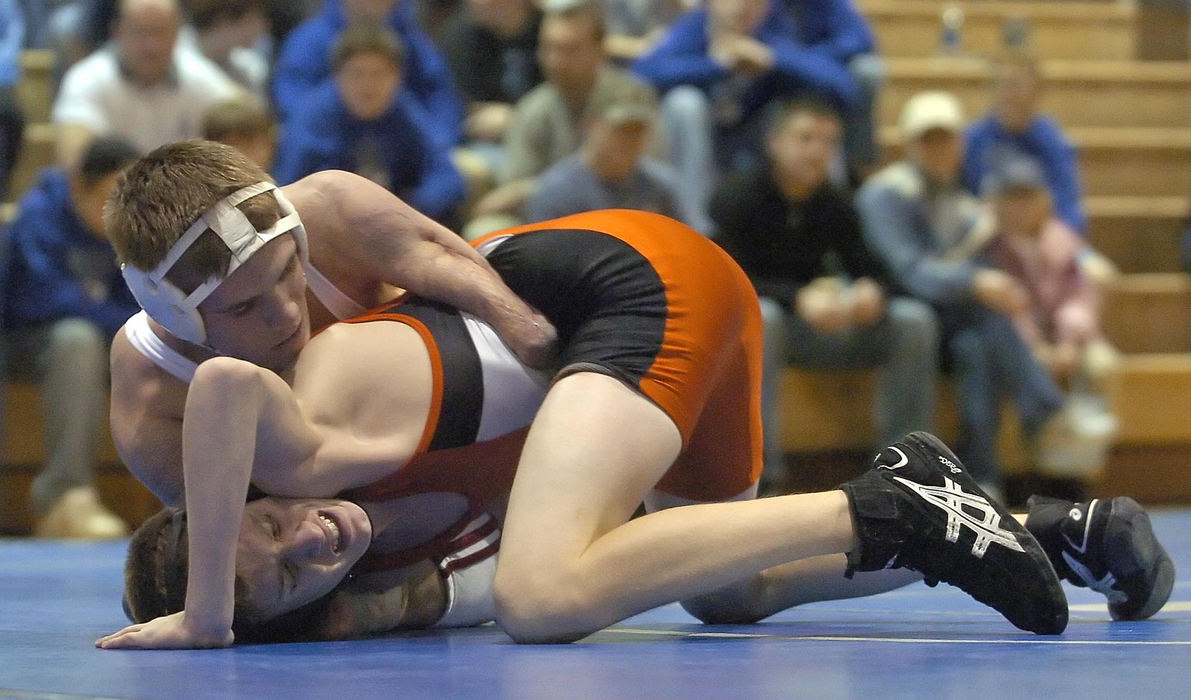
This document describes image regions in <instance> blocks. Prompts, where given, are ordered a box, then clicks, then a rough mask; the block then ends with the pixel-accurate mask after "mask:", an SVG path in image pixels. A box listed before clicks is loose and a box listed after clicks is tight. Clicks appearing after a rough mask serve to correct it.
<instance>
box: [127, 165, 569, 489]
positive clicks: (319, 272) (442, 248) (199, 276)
mask: <svg viewBox="0 0 1191 700" xmlns="http://www.w3.org/2000/svg"><path fill="white" fill-rule="evenodd" d="M104 218H105V227H106V229H107V235H108V237H109V239H110V240H111V241H112V244H113V246H114V247H115V248H116V251H117V253H118V254H119V256H120V259H121V262H122V264H123V265H124V273H125V279H126V280H127V281H128V284H129V287H130V288H131V289H132V291H133V293H134V294H135V295H136V297H137V299H138V301H139V302H140V303H141V306H142V308H143V309H144V310H145V312H146V313H143V314H138V315H137V316H134V317H133V318H132V319H131V320H130V321H129V322H128V324H126V326H125V327H124V329H123V331H122V332H120V333H118V334H117V335H116V338H115V340H114V341H113V344H112V404H111V425H112V438H113V441H114V443H115V446H116V449H117V450H118V452H119V454H120V456H121V459H122V460H123V461H124V463H125V464H126V465H128V467H129V469H130V471H132V473H133V474H134V475H135V476H136V477H137V478H138V479H140V480H141V482H142V483H144V484H145V485H146V486H147V487H149V489H150V490H152V491H153V492H154V494H156V495H157V496H158V498H160V499H161V500H162V501H163V502H165V503H166V504H169V505H181V504H182V431H181V426H182V414H183V411H184V408H185V403H186V396H187V388H188V383H189V380H190V377H191V376H192V375H193V373H194V369H195V367H196V366H197V364H198V363H200V362H202V361H204V360H206V359H209V358H211V357H215V356H217V355H226V356H231V357H236V358H239V359H243V360H247V361H249V362H252V363H254V364H257V365H259V366H261V367H265V368H267V369H270V370H273V371H275V372H278V373H285V372H286V371H287V370H288V369H289V368H290V367H291V366H292V364H293V362H294V360H295V359H296V358H297V355H298V352H299V350H301V348H302V347H303V346H304V345H305V343H306V341H307V340H308V339H309V337H310V332H311V330H312V329H318V328H321V327H322V326H324V325H326V324H327V323H330V322H331V321H333V320H335V319H337V318H344V317H347V316H351V315H354V314H356V313H359V312H360V311H362V310H364V309H367V308H371V307H374V306H377V305H379V304H382V303H384V302H386V301H389V300H391V299H392V298H394V297H395V296H396V295H397V294H398V293H399V291H400V289H402V288H404V289H408V290H410V291H412V292H415V293H417V294H419V295H421V296H424V297H427V298H430V299H435V300H438V301H442V302H444V303H447V304H450V305H452V306H455V307H458V308H461V309H464V310H467V311H469V312H471V313H473V314H475V315H476V316H478V317H480V318H482V319H485V320H486V321H488V322H489V323H491V324H492V326H493V327H494V328H495V329H496V330H497V331H498V333H500V335H501V337H502V339H503V340H504V341H505V342H506V343H508V345H509V346H510V347H511V348H512V349H513V350H514V352H516V353H517V355H518V356H520V357H521V358H522V359H523V360H525V361H526V362H527V363H529V364H542V363H543V362H544V361H545V360H546V358H548V357H549V354H550V352H551V349H552V344H553V339H554V329H553V327H552V326H551V325H550V324H549V323H548V322H547V321H546V320H545V319H544V318H543V317H542V316H541V315H540V314H538V313H537V312H536V311H535V310H534V309H532V308H530V307H529V306H528V305H527V304H526V303H525V302H524V301H522V300H521V299H520V298H518V297H517V296H516V295H515V294H514V293H513V292H512V291H511V290H509V289H508V287H507V286H505V284H504V283H503V282H502V281H501V280H500V277H499V276H498V275H497V274H496V273H495V271H493V270H492V268H491V267H490V266H489V265H488V264H487V262H486V261H484V259H483V258H482V257H481V256H479V255H478V254H477V253H476V252H475V251H474V250H473V249H472V248H471V247H470V246H468V245H467V244H466V243H465V242H464V241H463V240H462V239H461V238H459V237H458V236H456V235H455V234H453V233H451V232H450V231H448V230H447V229H445V228H443V227H442V226H440V225H438V224H436V223H435V222H433V221H432V220H430V219H429V218H427V217H425V216H423V215H422V214H420V213H418V212H417V211H414V210H413V209H412V208H410V207H409V206H408V205H406V204H405V203H404V202H402V201H401V200H400V199H399V198H397V197H396V196H394V195H393V194H391V193H389V192H388V191H387V190H384V189H383V188H381V187H379V186H378V185H376V184H374V183H372V182H370V181H368V180H366V179H364V178H361V177H358V176H356V175H352V174H350V173H346V172H340V171H328V172H321V173H316V174H314V175H311V176H309V177H307V178H304V179H302V180H300V181H298V182H296V183H293V184H291V185H287V186H284V187H281V188H277V187H275V186H273V185H272V184H271V183H270V182H269V181H268V175H267V174H266V173H264V171H262V170H261V169H260V168H259V167H258V166H256V165H255V164H254V163H252V162H251V161H250V160H248V159H247V158H246V157H244V156H243V155H242V154H240V153H239V152H238V151H236V150H235V149H233V148H230V147H227V146H223V145H221V144H216V143H213V142H208V141H186V142H179V143H175V144H168V145H166V146H163V147H161V148H159V149H157V150H155V151H153V152H152V153H150V154H148V155H147V156H145V157H144V158H142V159H141V160H140V161H138V162H137V163H136V164H134V165H133V166H132V167H131V168H129V170H128V171H127V172H126V173H125V174H124V175H123V176H122V177H121V179H120V181H119V183H118V184H117V186H116V188H115V190H114V191H113V193H112V196H111V197H110V198H109V200H108V204H107V210H106V212H105V217H104ZM284 234H290V235H284ZM180 261H181V262H183V263H184V264H182V265H178V263H179V262H180Z"/></svg>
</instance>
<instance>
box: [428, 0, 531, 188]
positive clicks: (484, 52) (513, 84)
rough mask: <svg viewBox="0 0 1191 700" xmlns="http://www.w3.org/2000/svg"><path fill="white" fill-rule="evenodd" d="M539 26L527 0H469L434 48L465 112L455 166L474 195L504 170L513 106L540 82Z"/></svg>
mask: <svg viewBox="0 0 1191 700" xmlns="http://www.w3.org/2000/svg"><path fill="white" fill-rule="evenodd" d="M541 24H542V13H541V11H540V10H538V9H537V7H536V6H535V5H534V3H533V2H532V0H468V2H467V5H466V7H465V9H464V10H463V11H462V12H460V13H459V14H458V15H457V16H455V17H454V18H453V19H452V20H450V21H449V22H448V23H447V26H446V27H445V28H444V29H443V32H442V36H441V38H440V40H439V43H440V45H441V46H442V50H443V56H445V57H446V59H447V63H448V65H450V67H451V73H452V75H453V76H454V79H455V85H456V87H457V88H458V89H459V93H460V95H461V97H462V98H463V101H464V104H465V106H466V109H467V118H466V120H464V122H463V138H464V148H463V149H461V152H457V154H456V157H457V161H456V162H457V163H461V164H462V166H461V167H462V169H463V170H465V172H466V174H467V178H468V180H469V188H468V189H469V192H470V193H471V194H472V195H473V196H481V195H483V194H484V193H485V192H487V191H488V189H490V188H491V187H492V185H493V184H494V180H495V177H496V173H498V172H499V171H500V169H501V167H502V165H503V162H504V138H505V132H506V131H508V127H509V121H510V119H511V118H512V114H513V106H514V105H515V104H516V102H517V100H519V99H521V98H522V97H524V96H525V94H526V93H528V92H529V91H530V90H532V89H533V88H535V87H537V86H538V84H539V83H541V82H542V71H541V69H540V68H539V66H538V61H537V50H538V32H539V31H540V28H541Z"/></svg>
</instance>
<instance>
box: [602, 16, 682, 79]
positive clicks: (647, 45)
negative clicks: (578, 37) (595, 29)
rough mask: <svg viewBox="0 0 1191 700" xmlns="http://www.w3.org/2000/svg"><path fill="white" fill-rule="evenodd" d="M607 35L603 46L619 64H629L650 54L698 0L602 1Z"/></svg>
mask: <svg viewBox="0 0 1191 700" xmlns="http://www.w3.org/2000/svg"><path fill="white" fill-rule="evenodd" d="M603 2H604V19H605V21H606V23H607V26H608V29H607V35H606V36H605V37H604V49H605V50H606V51H607V52H608V57H609V58H611V59H612V60H613V61H615V62H616V63H618V64H624V65H628V64H629V63H632V62H633V61H634V60H636V59H637V58H640V57H641V56H643V55H644V54H646V53H648V52H649V50H650V49H652V48H653V47H654V45H655V44H657V43H658V40H659V39H661V38H662V37H663V36H664V35H665V34H666V31H667V30H669V29H670V25H671V24H673V23H674V20H676V19H678V17H679V15H681V14H682V13H684V12H686V11H688V10H690V9H692V8H693V7H694V6H695V5H696V4H698V2H697V0H603Z"/></svg>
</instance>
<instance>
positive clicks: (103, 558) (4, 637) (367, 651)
mask: <svg viewBox="0 0 1191 700" xmlns="http://www.w3.org/2000/svg"><path fill="white" fill-rule="evenodd" d="M1153 515H1154V526H1155V529H1156V530H1157V532H1158V534H1159V536H1160V537H1161V538H1162V540H1163V542H1164V544H1165V545H1166V547H1167V548H1168V549H1169V550H1170V553H1171V555H1172V556H1173V557H1174V559H1175V564H1176V566H1177V567H1178V570H1179V575H1180V579H1179V580H1178V581H1177V582H1176V584H1175V590H1174V595H1173V596H1172V599H1171V602H1170V603H1169V604H1168V605H1167V607H1166V609H1165V610H1163V611H1162V612H1160V613H1158V615H1157V616H1156V617H1155V618H1154V619H1152V620H1149V621H1146V622H1133V623H1114V622H1110V621H1109V617H1108V612H1107V610H1106V608H1105V605H1104V598H1103V597H1102V596H1100V595H1098V594H1096V593H1092V592H1090V591H1087V590H1085V589H1076V588H1071V587H1068V589H1067V590H1068V596H1069V598H1070V600H1071V604H1072V615H1071V624H1070V626H1069V627H1068V629H1067V632H1066V633H1064V634H1063V635H1061V636H1059V637H1038V636H1035V635H1032V634H1024V633H1019V632H1018V631H1017V630H1016V629H1014V628H1013V627H1012V626H1010V625H1009V623H1007V622H1005V621H1004V620H1003V619H1001V618H1000V616H998V615H997V614H996V613H994V612H992V611H991V610H989V609H988V608H985V607H984V606H982V605H980V604H979V603H975V602H973V601H971V600H970V599H968V598H967V596H965V595H964V594H963V593H961V592H959V591H957V590H954V589H951V588H948V587H946V586H941V587H939V588H938V589H931V588H927V587H926V586H924V585H922V584H916V585H913V586H909V587H907V588H904V589H901V590H898V591H894V592H892V593H886V594H883V595H880V596H875V597H871V598H867V599H860V600H850V601H840V602H833V603H821V604H816V605H811V606H805V607H801V608H797V609H794V610H791V611H788V612H785V613H783V614H781V615H779V616H777V617H774V618H771V619H770V620H767V621H766V622H764V623H761V624H758V625H750V626H730V627H729V626H722V627H707V626H703V625H699V624H697V623H695V622H694V621H693V618H691V617H689V616H687V615H686V613H684V612H683V611H682V609H681V608H679V607H678V606H677V605H671V606H666V607H664V608H660V609H658V610H654V611H651V612H649V613H646V614H644V615H639V616H637V617H635V618H632V619H630V620H628V621H626V622H624V623H622V624H620V625H617V626H615V627H613V628H610V629H608V630H606V631H604V632H601V633H599V634H596V635H594V636H592V637H590V638H588V639H586V640H584V641H582V642H580V643H577V644H571V645H560V646H517V645H514V644H512V643H511V642H509V640H508V639H507V638H506V637H505V636H504V635H503V634H502V633H501V632H500V631H499V630H497V629H495V628H493V627H487V628H479V629H472V630H459V631H454V632H444V633H424V634H416V635H410V636H393V637H385V638H377V639H370V640H365V641H354V642H338V643H324V644H285V645H264V646H242V647H235V648H232V649H222V650H215V651H101V650H98V649H95V648H94V647H93V646H92V642H93V641H94V640H95V639H96V638H97V637H99V636H101V635H103V634H106V633H109V632H113V631H115V630H117V629H119V628H120V627H122V626H123V625H124V624H125V621H124V615H123V613H122V612H121V609H120V594H121V567H122V565H123V559H124V547H125V545H124V543H122V542H115V543H106V544H67V543H53V542H38V541H30V540H8V541H0V698H62V697H87V698H96V697H102V698H203V699H212V698H353V699H354V698H381V697H384V698H401V697H418V698H440V697H444V698H449V697H460V698H516V699H518V700H521V699H536V698H542V699H543V700H545V699H555V698H616V699H617V700H625V699H628V698H771V697H772V698H860V699H863V700H876V699H878V698H880V699H883V698H894V697H898V698H901V697H904V698H964V699H965V700H971V699H973V698H998V699H1003V698H1066V697H1078V698H1096V699H1098V698H1113V699H1116V698H1121V699H1122V700H1135V699H1139V698H1144V699H1145V700H1153V699H1155V698H1186V697H1189V696H1191V670H1189V669H1188V667H1189V666H1191V624H1189V623H1191V585H1189V584H1188V583H1187V581H1186V576H1187V575H1188V574H1191V509H1180V510H1160V511H1157V512H1156V513H1154V514H1153Z"/></svg>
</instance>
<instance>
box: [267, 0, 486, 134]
mask: <svg viewBox="0 0 1191 700" xmlns="http://www.w3.org/2000/svg"><path fill="white" fill-rule="evenodd" d="M367 22H377V23H382V24H384V25H385V26H387V27H388V28H389V29H392V30H393V31H394V32H395V33H396V34H397V36H398V37H400V38H401V41H402V43H403V44H404V45H405V53H404V56H403V58H402V66H401V68H402V74H403V75H404V82H405V87H406V89H407V90H408V91H409V92H410V94H411V95H412V96H413V97H414V98H416V100H417V102H418V103H419V104H420V105H421V107H422V109H423V110H424V111H426V112H427V113H428V114H429V115H430V117H431V119H430V122H429V124H430V126H432V127H433V137H434V142H435V143H436V144H437V145H439V146H442V147H447V148H449V147H452V146H454V145H455V144H456V143H458V142H459V139H460V137H461V135H462V129H463V116H464V109H463V102H462V100H460V99H459V95H458V94H457V93H456V91H455V85H454V83H453V82H452V80H451V73H450V71H449V70H448V68H447V63H446V61H445V60H444V59H443V57H442V54H441V53H440V52H439V50H438V48H437V47H436V46H435V45H434V42H433V41H431V39H430V37H429V36H427V35H426V33H425V32H424V31H422V29H421V28H420V27H419V26H418V22H417V17H416V13H415V6H414V5H413V3H411V2H409V1H408V0H326V1H325V2H324V3H323V8H322V10H321V11H319V13H318V14H316V15H314V16H312V17H311V18H310V19H308V20H306V21H305V22H303V23H302V24H300V25H298V26H297V27H295V28H294V30H293V31H292V32H290V34H289V36H287V37H286V38H285V41H284V42H282V45H281V50H280V52H279V54H278V57H277V62H276V63H275V64H274V66H273V109H274V112H275V114H276V117H277V121H278V122H279V123H281V124H282V125H285V124H287V123H288V122H289V119H290V116H291V115H292V114H293V113H294V111H295V110H296V109H297V108H298V106H299V105H301V104H302V103H303V102H304V101H305V100H306V99H307V97H308V95H307V93H308V92H309V91H310V90H312V89H314V88H315V87H317V86H318V85H320V84H321V83H322V82H323V81H324V80H326V79H327V78H328V77H330V75H331V68H332V67H331V58H330V56H331V48H332V47H333V46H334V44H335V39H336V37H338V36H339V34H340V32H342V31H343V30H344V29H346V28H347V27H348V26H351V25H355V24H360V23H367Z"/></svg>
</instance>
